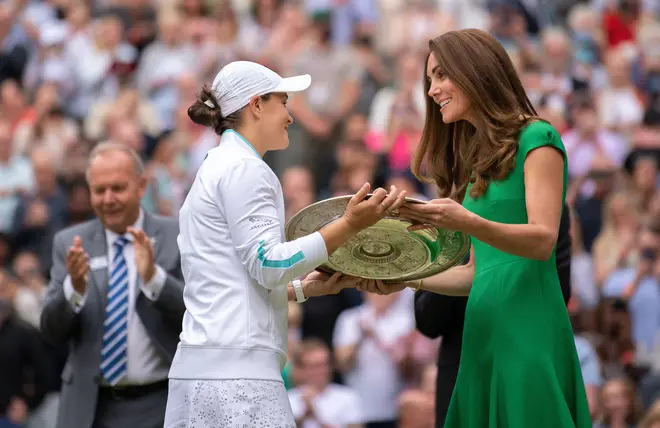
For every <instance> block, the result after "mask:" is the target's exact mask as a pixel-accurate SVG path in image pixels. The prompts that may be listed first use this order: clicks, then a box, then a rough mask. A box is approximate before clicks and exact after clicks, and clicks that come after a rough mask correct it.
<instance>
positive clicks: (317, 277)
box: [302, 271, 363, 298]
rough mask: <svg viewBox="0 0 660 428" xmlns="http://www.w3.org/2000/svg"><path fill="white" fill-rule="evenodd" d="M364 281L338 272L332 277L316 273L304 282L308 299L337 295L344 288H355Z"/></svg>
mask: <svg viewBox="0 0 660 428" xmlns="http://www.w3.org/2000/svg"><path fill="white" fill-rule="evenodd" d="M362 281H363V280H362V279H361V278H355V277H352V276H348V275H342V274H341V273H340V272H336V273H335V274H333V275H332V276H329V275H327V274H325V273H321V272H318V271H314V272H312V273H310V274H309V275H307V277H306V278H305V279H304V280H303V281H302V284H303V294H304V295H305V297H306V298H310V297H318V296H325V295H327V294H337V293H339V292H340V291H341V290H343V289H344V288H355V287H356V286H357V285H358V284H359V283H360V282H362Z"/></svg>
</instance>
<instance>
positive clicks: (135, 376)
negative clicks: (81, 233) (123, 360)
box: [64, 210, 169, 386]
mask: <svg viewBox="0 0 660 428" xmlns="http://www.w3.org/2000/svg"><path fill="white" fill-rule="evenodd" d="M143 221H144V213H143V212H142V210H140V215H139V217H138V220H137V221H136V222H135V224H134V225H133V227H135V228H136V229H141V228H142V223H143ZM124 237H125V238H126V239H128V243H127V244H126V245H125V246H124V250H123V252H124V258H125V259H126V266H127V267H128V280H129V283H128V299H129V302H130V304H129V306H128V339H127V340H128V350H127V353H128V373H127V375H126V376H125V377H124V378H123V379H122V380H121V381H119V383H118V384H117V386H124V385H141V384H149V383H153V382H157V381H160V380H164V379H167V374H168V371H169V365H168V364H167V362H166V361H165V360H164V359H163V358H162V357H161V356H160V354H159V353H158V351H157V350H156V348H155V347H154V345H153V343H152V341H151V338H150V337H149V334H148V333H147V331H146V329H145V328H144V325H143V324H142V321H140V317H139V316H138V315H137V314H136V312H135V301H136V298H137V296H138V288H137V287H138V286H139V289H140V290H141V291H142V293H143V294H144V295H145V296H146V297H147V298H148V299H150V300H153V301H155V300H157V299H158V296H159V295H160V292H161V290H162V289H163V286H164V285H165V280H166V279H167V274H166V273H165V271H164V270H163V268H161V267H160V266H158V265H156V273H155V274H154V276H153V278H152V279H151V281H149V282H148V283H146V284H145V283H143V281H142V280H141V279H140V278H139V275H138V273H137V266H136V265H135V250H134V247H133V236H132V235H131V234H129V233H127V234H126V235H124ZM105 238H106V244H107V254H108V255H107V260H112V259H113V258H114V249H113V245H114V243H115V241H116V240H117V239H118V238H119V235H118V234H116V233H114V232H112V231H110V230H108V229H105ZM107 265H108V267H107V268H108V278H109V277H110V271H111V270H112V264H111V263H110V262H108V263H107ZM64 296H65V297H66V299H67V300H68V301H69V302H70V303H71V305H72V307H73V310H74V311H76V312H80V310H81V309H82V308H83V306H84V304H85V300H86V297H87V292H85V294H84V295H80V294H79V293H78V292H76V290H75V289H74V288H73V284H72V282H71V277H70V276H69V275H67V276H66V278H65V280H64ZM104 314H105V313H104Z"/></svg>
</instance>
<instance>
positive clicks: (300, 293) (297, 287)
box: [291, 278, 307, 303]
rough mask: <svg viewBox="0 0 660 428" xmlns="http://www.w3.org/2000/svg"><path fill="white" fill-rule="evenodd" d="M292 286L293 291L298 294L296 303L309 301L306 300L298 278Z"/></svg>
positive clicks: (292, 282)
mask: <svg viewBox="0 0 660 428" xmlns="http://www.w3.org/2000/svg"><path fill="white" fill-rule="evenodd" d="M291 285H293V291H294V292H295V293H296V302H298V303H304V302H306V301H307V299H306V298H305V293H303V287H302V282H301V281H300V280H299V279H297V278H296V279H294V280H293V281H291Z"/></svg>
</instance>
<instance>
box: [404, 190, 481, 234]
mask: <svg viewBox="0 0 660 428" xmlns="http://www.w3.org/2000/svg"><path fill="white" fill-rule="evenodd" d="M399 213H400V215H401V217H404V218H407V219H410V220H413V221H415V222H417V224H414V225H412V226H410V227H409V228H408V229H409V230H419V229H424V228H426V227H428V225H431V226H433V227H437V228H439V229H447V230H453V231H465V229H466V228H467V227H468V226H469V224H470V223H471V221H472V218H473V214H472V213H471V212H470V211H468V210H467V209H465V208H463V206H462V205H461V204H459V203H458V202H456V201H454V200H453V199H450V198H442V199H433V200H432V201H429V202H428V203H426V204H420V203H406V204H405V205H404V206H402V207H401V208H400V209H399Z"/></svg>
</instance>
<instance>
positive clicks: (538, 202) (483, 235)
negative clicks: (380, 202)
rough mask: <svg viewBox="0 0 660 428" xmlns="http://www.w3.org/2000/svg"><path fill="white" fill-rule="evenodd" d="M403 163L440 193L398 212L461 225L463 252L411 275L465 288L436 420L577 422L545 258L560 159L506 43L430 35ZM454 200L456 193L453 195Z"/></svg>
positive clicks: (560, 150)
mask: <svg viewBox="0 0 660 428" xmlns="http://www.w3.org/2000/svg"><path fill="white" fill-rule="evenodd" d="M430 49H431V52H430V55H429V57H428V60H427V64H426V71H425V73H426V79H425V82H426V84H425V89H426V92H427V113H426V124H425V127H424V133H423V136H422V140H421V142H420V145H419V148H418V150H417V153H416V157H415V160H414V161H413V172H415V174H416V175H417V176H418V177H420V178H422V179H426V180H432V181H434V182H435V183H436V184H437V185H438V188H439V191H440V194H441V195H442V196H444V197H443V198H442V199H436V200H433V201H430V203H428V204H424V205H422V204H407V205H405V206H404V207H402V208H401V209H400V211H399V213H400V215H401V216H402V217H406V218H410V219H412V220H415V221H416V222H418V223H419V225H416V226H413V228H415V227H426V226H425V225H432V226H435V227H438V228H444V229H450V230H459V231H462V232H464V233H466V234H468V235H470V236H471V239H472V248H471V257H470V262H469V263H468V264H467V265H465V266H458V267H455V268H452V269H449V270H447V271H445V272H443V273H441V274H438V275H436V276H434V277H430V278H427V279H425V280H423V281H421V282H418V283H416V284H414V285H412V284H398V285H394V286H391V285H384V284H382V283H380V282H376V283H369V284H368V285H366V286H365V287H367V288H369V289H367V290H366V291H372V292H378V293H391V292H394V291H397V290H400V289H402V288H403V287H404V286H411V285H412V286H413V287H414V288H416V289H420V288H421V289H424V290H429V291H432V292H436V293H441V294H447V295H457V296H466V295H469V299H468V304H467V310H466V314H465V326H464V331H463V350H462V353H461V361H460V368H459V372H458V377H457V381H456V387H455V389H454V392H453V395H452V399H451V403H450V406H449V411H448V415H447V419H446V423H445V427H447V428H495V427H497V428H569V427H577V428H587V427H591V426H592V423H591V418H590V416H589V407H588V405H587V399H586V394H585V389H584V384H583V381H582V373H581V370H580V364H579V361H578V358H577V353H576V350H575V343H574V339H573V332H572V329H571V325H570V321H569V317H568V313H567V310H566V307H565V305H564V300H563V298H562V293H561V288H560V286H559V279H558V276H557V269H556V266H555V244H556V241H557V234H558V229H559V221H560V216H561V211H562V205H563V201H564V198H565V193H566V181H567V163H566V152H565V150H564V145H563V143H562V141H561V138H560V136H559V134H558V133H557V131H556V130H555V129H554V128H553V127H552V126H551V125H550V124H548V123H547V122H545V121H543V120H541V119H540V118H538V117H537V114H536V111H535V110H534V107H533V106H532V104H531V102H530V101H529V98H528V97H527V95H526V93H525V90H524V88H523V85H522V84H521V82H520V79H519V77H518V75H517V74H516V71H515V69H514V66H513V64H512V63H511V61H510V59H509V57H508V55H507V53H506V51H505V50H504V49H503V48H502V46H501V45H500V44H499V43H498V42H497V40H496V39H495V38H493V37H492V36H491V35H489V34H488V33H486V32H483V31H480V30H461V31H451V32H448V33H445V34H443V35H442V36H440V37H438V38H436V39H434V40H432V41H430ZM461 202H462V203H461Z"/></svg>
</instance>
